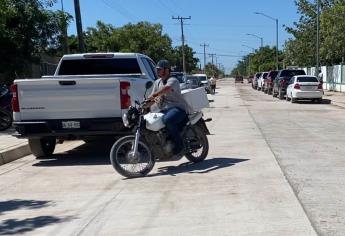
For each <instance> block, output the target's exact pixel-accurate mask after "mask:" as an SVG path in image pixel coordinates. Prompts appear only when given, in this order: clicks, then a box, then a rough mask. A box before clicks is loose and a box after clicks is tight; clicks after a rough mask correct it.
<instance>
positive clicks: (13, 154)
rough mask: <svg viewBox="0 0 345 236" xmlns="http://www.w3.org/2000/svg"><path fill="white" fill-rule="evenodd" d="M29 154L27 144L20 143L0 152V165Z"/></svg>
mask: <svg viewBox="0 0 345 236" xmlns="http://www.w3.org/2000/svg"><path fill="white" fill-rule="evenodd" d="M29 154H31V151H30V148H29V145H28V144H26V145H22V146H19V147H16V148H13V149H10V150H7V151H4V152H2V153H0V166H1V165H4V164H6V163H9V162H11V161H15V160H18V159H20V158H22V157H24V156H27V155H29Z"/></svg>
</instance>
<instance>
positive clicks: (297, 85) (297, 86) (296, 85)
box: [293, 84, 301, 89]
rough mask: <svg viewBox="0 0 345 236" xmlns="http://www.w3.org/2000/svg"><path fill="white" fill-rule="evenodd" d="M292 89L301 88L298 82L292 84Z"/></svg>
mask: <svg viewBox="0 0 345 236" xmlns="http://www.w3.org/2000/svg"><path fill="white" fill-rule="evenodd" d="M293 88H294V89H301V86H300V85H299V84H295V86H293Z"/></svg>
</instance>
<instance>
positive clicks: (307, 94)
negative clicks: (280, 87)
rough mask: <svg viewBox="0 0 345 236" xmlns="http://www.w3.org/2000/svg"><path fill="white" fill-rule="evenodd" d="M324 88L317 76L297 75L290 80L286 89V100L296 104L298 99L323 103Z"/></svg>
mask: <svg viewBox="0 0 345 236" xmlns="http://www.w3.org/2000/svg"><path fill="white" fill-rule="evenodd" d="M322 95H323V88H322V84H321V83H320V82H319V80H318V79H317V77H316V76H309V75H297V76H294V77H292V78H291V79H290V81H289V84H288V87H287V89H286V100H287V101H290V100H291V102H292V103H295V102H296V100H297V99H311V100H312V101H316V102H318V103H321V102H322Z"/></svg>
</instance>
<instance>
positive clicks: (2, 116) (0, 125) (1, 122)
mask: <svg viewBox="0 0 345 236" xmlns="http://www.w3.org/2000/svg"><path fill="white" fill-rule="evenodd" d="M11 125H12V115H11V113H10V112H8V111H6V110H5V109H0V131H3V130H6V129H8V128H10V127H11Z"/></svg>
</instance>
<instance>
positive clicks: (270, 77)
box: [264, 70, 278, 94]
mask: <svg viewBox="0 0 345 236" xmlns="http://www.w3.org/2000/svg"><path fill="white" fill-rule="evenodd" d="M277 74H278V71H277V70H271V71H270V72H268V75H267V79H265V84H264V88H265V89H264V93H267V94H272V90H273V82H274V79H275V78H276V76H277Z"/></svg>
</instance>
